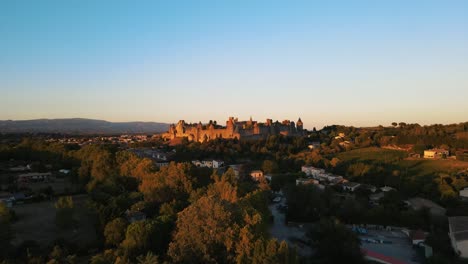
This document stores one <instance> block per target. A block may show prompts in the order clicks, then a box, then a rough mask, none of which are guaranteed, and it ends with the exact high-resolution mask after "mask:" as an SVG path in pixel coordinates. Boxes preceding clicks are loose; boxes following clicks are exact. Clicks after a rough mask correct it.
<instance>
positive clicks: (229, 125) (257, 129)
mask: <svg viewBox="0 0 468 264" xmlns="http://www.w3.org/2000/svg"><path fill="white" fill-rule="evenodd" d="M303 133H304V130H303V124H302V121H301V119H300V118H299V120H297V123H296V124H295V123H294V122H293V121H289V120H284V121H283V122H281V123H280V122H278V121H276V122H273V121H272V120H271V119H267V120H266V122H265V123H260V122H257V121H252V117H251V118H250V120H248V121H239V120H238V119H237V118H234V117H229V119H228V120H227V121H226V126H225V127H224V126H220V125H218V124H217V123H216V121H214V122H212V121H210V122H209V123H208V124H205V125H204V124H202V123H201V122H199V123H198V124H187V123H185V121H184V120H180V121H179V122H178V123H177V125H174V124H172V125H171V126H170V127H169V131H168V132H167V133H165V134H163V138H165V139H169V140H172V139H175V138H184V137H186V138H188V140H189V141H198V142H204V141H209V140H212V139H216V138H224V139H234V138H236V139H246V138H249V139H257V138H265V137H267V136H269V135H285V136H300V135H303Z"/></svg>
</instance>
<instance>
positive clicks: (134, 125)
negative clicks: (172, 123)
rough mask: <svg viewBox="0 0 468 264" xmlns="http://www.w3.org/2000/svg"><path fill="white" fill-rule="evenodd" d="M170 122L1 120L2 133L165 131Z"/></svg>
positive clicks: (77, 119) (83, 119)
mask: <svg viewBox="0 0 468 264" xmlns="http://www.w3.org/2000/svg"><path fill="white" fill-rule="evenodd" d="M168 128H169V124H166V123H156V122H108V121H104V120H95V119H85V118H66V119H34V120H0V133H64V134H125V133H160V132H165V131H167V130H168Z"/></svg>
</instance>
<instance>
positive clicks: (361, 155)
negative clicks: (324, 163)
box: [337, 147, 408, 163]
mask: <svg viewBox="0 0 468 264" xmlns="http://www.w3.org/2000/svg"><path fill="white" fill-rule="evenodd" d="M407 156H408V153H407V152H406V151H401V150H392V149H382V148H377V147H369V148H361V149H354V150H351V151H346V152H342V153H340V154H338V155H337V157H338V158H339V159H340V160H342V161H344V162H349V161H356V160H357V161H370V162H374V163H375V162H384V163H387V162H392V161H397V160H400V159H404V158H406V157H407Z"/></svg>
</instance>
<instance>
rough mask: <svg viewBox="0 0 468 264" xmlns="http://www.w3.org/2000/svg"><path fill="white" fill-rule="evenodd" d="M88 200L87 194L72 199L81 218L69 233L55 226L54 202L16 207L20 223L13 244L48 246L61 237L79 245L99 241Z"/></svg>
mask: <svg viewBox="0 0 468 264" xmlns="http://www.w3.org/2000/svg"><path fill="white" fill-rule="evenodd" d="M86 199H87V196H86V195H75V196H73V203H74V207H75V217H74V218H75V219H79V223H78V226H77V227H76V228H71V229H68V230H62V229H59V228H58V227H57V226H56V224H55V212H56V209H55V207H54V203H55V200H54V201H44V202H40V203H30V204H19V205H16V206H14V207H13V210H14V211H15V212H16V215H17V216H18V221H16V222H15V223H13V231H14V234H15V238H14V240H13V244H15V245H18V244H20V243H21V242H24V241H27V240H34V241H36V242H38V243H39V244H40V245H49V244H50V243H51V242H53V241H54V240H56V239H59V238H63V239H65V240H66V241H67V242H72V243H76V244H79V245H86V244H90V243H93V242H94V241H96V234H95V230H94V224H93V222H92V220H93V218H92V217H91V216H90V215H89V212H88V210H87V209H86Z"/></svg>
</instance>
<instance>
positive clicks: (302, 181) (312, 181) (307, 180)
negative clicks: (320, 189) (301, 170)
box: [296, 178, 320, 185]
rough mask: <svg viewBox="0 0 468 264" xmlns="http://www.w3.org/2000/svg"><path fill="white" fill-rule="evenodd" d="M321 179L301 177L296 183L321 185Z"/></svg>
mask: <svg viewBox="0 0 468 264" xmlns="http://www.w3.org/2000/svg"><path fill="white" fill-rule="evenodd" d="M319 183H320V182H319V181H318V180H315V179H309V178H299V179H296V185H309V184H312V185H319Z"/></svg>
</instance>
